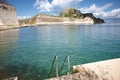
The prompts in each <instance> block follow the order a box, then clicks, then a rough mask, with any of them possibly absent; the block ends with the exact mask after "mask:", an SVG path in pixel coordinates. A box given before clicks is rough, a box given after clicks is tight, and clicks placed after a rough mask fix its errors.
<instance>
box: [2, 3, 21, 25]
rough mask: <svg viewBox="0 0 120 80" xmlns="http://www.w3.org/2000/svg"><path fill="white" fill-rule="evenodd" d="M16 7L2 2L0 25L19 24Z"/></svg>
mask: <svg viewBox="0 0 120 80" xmlns="http://www.w3.org/2000/svg"><path fill="white" fill-rule="evenodd" d="M18 25H19V23H18V19H17V16H16V10H15V7H13V6H12V5H8V4H4V3H0V26H18Z"/></svg>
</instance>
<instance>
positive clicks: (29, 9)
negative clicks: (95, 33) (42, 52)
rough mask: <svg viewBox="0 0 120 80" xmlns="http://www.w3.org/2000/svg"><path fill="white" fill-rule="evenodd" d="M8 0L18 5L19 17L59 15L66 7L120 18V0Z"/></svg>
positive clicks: (100, 15) (97, 15) (104, 16)
mask: <svg viewBox="0 0 120 80" xmlns="http://www.w3.org/2000/svg"><path fill="white" fill-rule="evenodd" d="M2 1H3V0H2ZM5 1H6V0H5ZM8 2H9V3H10V4H12V5H13V6H15V7H16V11H17V16H18V18H26V17H32V16H34V15H37V14H39V13H41V14H49V15H59V13H60V12H61V11H62V10H63V9H64V8H76V9H78V10H80V11H81V12H82V13H93V14H94V15H95V16H96V17H100V18H120V0H8Z"/></svg>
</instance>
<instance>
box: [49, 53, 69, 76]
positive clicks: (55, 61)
mask: <svg viewBox="0 0 120 80" xmlns="http://www.w3.org/2000/svg"><path fill="white" fill-rule="evenodd" d="M66 60H67V63H68V64H67V67H68V70H67V74H70V58H69V56H68V55H66V56H65V59H64V62H63V64H62V66H61V68H60V71H59V74H60V73H61V72H62V70H63V67H64V64H65V62H66ZM55 63H56V77H58V76H59V74H58V57H57V56H54V59H53V62H52V66H51V69H50V72H49V74H48V77H50V75H51V73H52V70H53V66H54V64H55Z"/></svg>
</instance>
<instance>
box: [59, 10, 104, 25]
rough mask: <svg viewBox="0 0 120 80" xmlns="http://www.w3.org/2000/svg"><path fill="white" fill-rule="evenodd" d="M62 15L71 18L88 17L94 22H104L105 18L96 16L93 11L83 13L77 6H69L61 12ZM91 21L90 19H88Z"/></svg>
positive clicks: (81, 18)
mask: <svg viewBox="0 0 120 80" xmlns="http://www.w3.org/2000/svg"><path fill="white" fill-rule="evenodd" d="M60 16H61V17H70V18H77V19H80V20H83V21H84V20H85V21H86V19H87V21H88V19H89V20H92V21H93V23H94V24H95V23H104V20H103V19H100V18H96V17H95V16H94V15H93V14H92V13H85V14H83V13H81V12H80V10H77V9H75V8H68V9H64V10H63V11H62V12H61V13H60ZM88 22H89V21H88Z"/></svg>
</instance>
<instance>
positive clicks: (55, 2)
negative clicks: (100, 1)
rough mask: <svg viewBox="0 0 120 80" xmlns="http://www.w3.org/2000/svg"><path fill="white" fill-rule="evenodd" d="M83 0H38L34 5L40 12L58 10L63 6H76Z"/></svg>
mask: <svg viewBox="0 0 120 80" xmlns="http://www.w3.org/2000/svg"><path fill="white" fill-rule="evenodd" d="M81 1H82V0H52V1H51V2H49V1H48V0H36V2H35V4H34V7H37V9H38V10H39V12H57V11H60V10H61V9H63V8H67V7H76V5H78V4H79V3H80V2H81Z"/></svg>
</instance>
